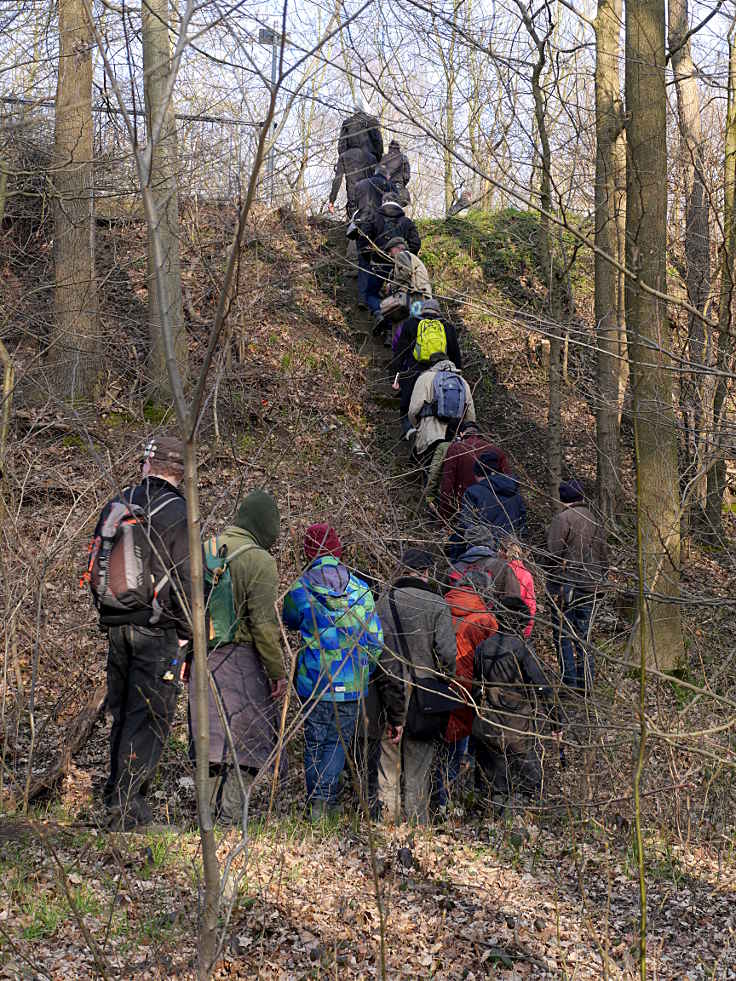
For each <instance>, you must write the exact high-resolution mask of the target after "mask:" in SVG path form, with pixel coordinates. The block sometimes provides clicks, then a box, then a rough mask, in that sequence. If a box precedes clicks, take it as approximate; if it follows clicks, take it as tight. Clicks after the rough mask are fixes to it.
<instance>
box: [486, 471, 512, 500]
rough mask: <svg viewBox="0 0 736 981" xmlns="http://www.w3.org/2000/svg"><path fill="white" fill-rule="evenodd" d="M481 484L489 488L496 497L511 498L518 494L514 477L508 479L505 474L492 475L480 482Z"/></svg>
mask: <svg viewBox="0 0 736 981" xmlns="http://www.w3.org/2000/svg"><path fill="white" fill-rule="evenodd" d="M481 484H485V485H486V486H490V487H491V488H492V489H493V490H494V491H495V493H496V496H497V497H513V496H514V495H515V494H518V493H519V481H518V480H517V479H516V477H508V476H507V475H506V474H505V473H492V474H490V476H488V477H486V479H485V480H481Z"/></svg>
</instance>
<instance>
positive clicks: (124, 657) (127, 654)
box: [104, 625, 179, 824]
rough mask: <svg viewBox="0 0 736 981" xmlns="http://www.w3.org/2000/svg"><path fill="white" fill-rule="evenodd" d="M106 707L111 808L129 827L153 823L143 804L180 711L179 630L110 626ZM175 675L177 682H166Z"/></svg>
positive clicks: (108, 803)
mask: <svg viewBox="0 0 736 981" xmlns="http://www.w3.org/2000/svg"><path fill="white" fill-rule="evenodd" d="M109 639H110V650H109V653H108V656H107V707H108V709H109V711H110V713H111V714H112V729H111V730H110V776H109V777H108V780H107V783H106V785H105V792H104V793H105V804H106V806H107V808H108V809H109V810H111V811H113V812H115V813H119V814H120V815H121V816H122V817H123V818H124V819H126V820H128V821H129V822H130V823H131V824H135V823H144V822H145V821H150V819H151V812H150V810H149V808H148V805H147V804H146V801H145V795H146V792H147V790H148V784H149V782H150V780H151V778H152V777H153V774H154V773H155V771H156V767H157V766H158V762H159V760H160V759H161V753H162V752H163V748H164V746H165V744H166V740H167V739H168V736H169V730H170V728H171V722H172V719H173V717H174V711H175V709H176V696H177V692H178V678H179V670H178V667H179V666H178V663H175V662H178V659H179V645H178V643H177V639H176V631H175V630H161V629H153V628H149V627H136V626H133V625H126V626H122V627H110V633H109ZM167 671H171V672H172V673H173V675H174V680H173V681H165V680H164V674H166V672H167Z"/></svg>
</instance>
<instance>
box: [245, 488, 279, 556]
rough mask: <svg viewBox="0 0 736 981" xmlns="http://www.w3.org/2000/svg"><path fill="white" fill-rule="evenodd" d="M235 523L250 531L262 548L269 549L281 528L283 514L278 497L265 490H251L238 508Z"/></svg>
mask: <svg viewBox="0 0 736 981" xmlns="http://www.w3.org/2000/svg"><path fill="white" fill-rule="evenodd" d="M234 524H236V525H237V526H238V528H242V529H243V530H244V531H249V532H250V533H251V535H252V536H253V538H254V539H255V540H256V541H257V542H258V544H259V545H260V546H261V548H265V549H266V551H268V549H269V548H271V546H272V545H273V544H274V542H275V541H276V539H277V538H278V537H279V532H280V530H281V516H280V515H279V506H278V504H277V503H276V499H275V498H274V497H272V496H271V494H269V493H267V491H264V490H254V491H251V492H250V494H248V495H247V497H245V498H244V499H243V501H242V503H241V505H240V507H239V508H238V513H237V514H236V516H235V521H234Z"/></svg>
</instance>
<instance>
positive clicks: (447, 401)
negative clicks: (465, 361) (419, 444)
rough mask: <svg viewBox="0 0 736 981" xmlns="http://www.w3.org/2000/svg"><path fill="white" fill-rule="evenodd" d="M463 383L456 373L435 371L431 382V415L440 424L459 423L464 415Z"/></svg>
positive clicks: (465, 400)
mask: <svg viewBox="0 0 736 981" xmlns="http://www.w3.org/2000/svg"><path fill="white" fill-rule="evenodd" d="M466 405H467V395H466V392H465V382H464V381H463V379H462V377H461V375H459V374H458V372H456V371H447V370H446V369H445V370H444V371H436V372H435V373H434V380H433V382H432V415H434V416H437V418H438V419H439V421H440V422H459V421H460V420H461V419H462V417H463V416H464V415H465V407H466Z"/></svg>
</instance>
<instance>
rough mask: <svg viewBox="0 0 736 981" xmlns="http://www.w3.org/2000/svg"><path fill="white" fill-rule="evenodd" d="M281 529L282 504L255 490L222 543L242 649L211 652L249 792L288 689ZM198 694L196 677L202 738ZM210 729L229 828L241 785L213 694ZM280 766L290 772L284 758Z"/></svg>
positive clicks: (214, 796)
mask: <svg viewBox="0 0 736 981" xmlns="http://www.w3.org/2000/svg"><path fill="white" fill-rule="evenodd" d="M280 527H281V519H280V516H279V509H278V505H277V503H276V501H275V499H274V498H273V497H272V496H271V495H270V494H267V493H266V492H265V491H262V490H255V491H252V492H251V493H250V494H248V496H247V497H246V498H245V499H244V500H243V502H242V503H241V505H240V507H239V508H238V512H237V515H236V517H235V522H234V524H232V525H229V526H228V527H227V528H225V530H224V532H223V533H222V534H221V535H219V536H218V544H222V545H226V546H227V553H228V554H229V555H232V556H233V559H232V561H231V563H230V566H229V569H230V575H231V577H232V588H233V604H234V608H235V613H236V616H237V618H238V625H237V628H236V632H235V642H234V643H232V644H222V645H220V646H218V647H215V648H214V649H213V650H211V651H210V653H209V658H208V663H209V668H210V672H211V674H212V680H213V682H214V686H215V688H216V689H217V693H218V695H219V698H220V701H221V703H222V708H223V710H224V713H225V717H226V718H227V721H228V726H229V728H230V732H231V734H232V738H233V743H234V745H235V750H236V753H237V762H238V764H239V766H240V776H241V778H242V782H243V786H244V787H245V788H247V787H249V786H250V784H251V783H252V782H253V779H254V777H255V775H256V774H257V773H258V771H259V770H260V769H261V768H262V767H263V766H264V765H265V764H266V763H268V762H269V760H271V758H272V754H273V752H274V749H275V746H276V734H277V730H278V726H277V720H276V706H275V701H276V699H278V698H280V697H281V696H282V695H283V694H284V692H285V691H286V684H287V683H286V678H285V674H284V665H283V659H282V657H281V646H280V640H279V638H280V631H279V622H278V618H277V616H276V607H275V603H276V598H277V594H278V581H279V580H278V572H277V569H276V560H275V559H274V558H273V556H272V555H271V554H270V553H269V549H271V548H272V547H273V545H274V544H275V542H276V539H277V538H278V536H279V531H280ZM236 552H237V553H238V554H237V555H236V554H235V553H236ZM195 691H196V684H195V681H194V672H193V679H192V684H191V686H190V690H189V712H190V724H191V727H192V732H196V726H197V719H198V713H197V704H196V700H195V699H194V697H193V696H194V692H195ZM209 729H210V777H209V780H210V801H211V804H212V807H213V809H214V811H215V814H216V816H217V817H218V819H219V820H220V821H221V822H222V823H225V824H227V823H230V824H237V823H239V822H240V821H241V819H242V816H243V804H244V800H243V796H242V792H241V789H240V784H241V781H240V780H239V779H238V773H237V769H236V766H235V761H234V759H233V755H232V751H231V748H230V746H229V743H228V739H227V735H226V733H225V729H224V726H223V725H222V721H221V718H220V712H219V710H218V707H217V703H216V701H215V697H214V695H213V693H212V690H211V689H210V696H209ZM281 762H282V767H283V766H284V765H285V756H282V757H281Z"/></svg>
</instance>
